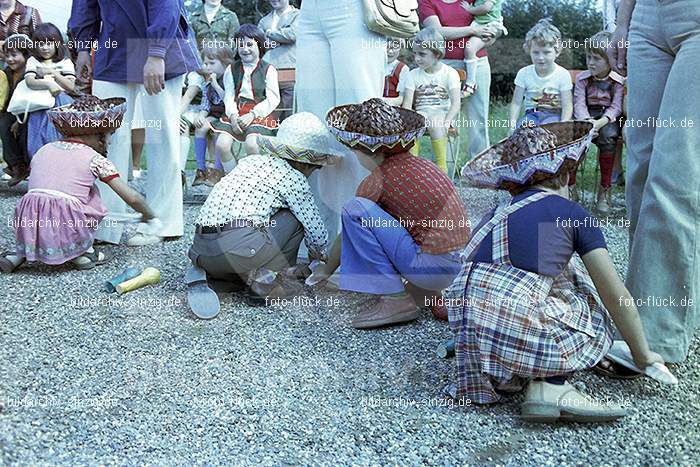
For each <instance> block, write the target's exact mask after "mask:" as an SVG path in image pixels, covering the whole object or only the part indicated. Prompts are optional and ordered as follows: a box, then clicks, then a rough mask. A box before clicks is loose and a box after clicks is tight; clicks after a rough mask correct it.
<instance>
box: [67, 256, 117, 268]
mask: <svg viewBox="0 0 700 467" xmlns="http://www.w3.org/2000/svg"><path fill="white" fill-rule="evenodd" d="M100 256H101V257H102V259H100ZM79 258H86V259H88V260H90V261H88V262H87V263H83V262H81V263H76V262H75V260H77V259H79ZM111 259H112V256H111V255H108V254H107V253H105V252H103V251H93V252H92V253H88V252H87V251H86V252H85V253H83V254H82V255H80V256H78V257H77V258H75V259H74V260H73V265H74V266H75V268H76V269H78V270H80V271H86V270H88V269H92V268H94V267H95V266H101V265H103V264H105V263H106V262H108V261H109V260H111Z"/></svg>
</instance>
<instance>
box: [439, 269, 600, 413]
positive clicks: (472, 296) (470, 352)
mask: <svg viewBox="0 0 700 467" xmlns="http://www.w3.org/2000/svg"><path fill="white" fill-rule="evenodd" d="M445 302H446V305H447V308H448V311H449V321H450V326H451V328H452V330H453V331H454V332H455V353H456V359H457V396H458V397H465V398H468V399H470V400H471V401H472V402H475V403H480V404H485V403H491V402H496V401H498V400H499V399H500V396H499V395H498V393H497V392H496V388H498V386H499V385H501V384H508V385H510V386H512V384H513V383H514V382H521V383H522V384H524V383H526V382H527V381H528V380H529V379H531V378H536V377H546V376H555V375H562V374H566V373H570V372H572V371H576V370H583V369H586V368H591V367H593V366H595V364H596V363H598V362H599V361H600V360H601V359H602V358H603V357H604V356H605V355H606V353H607V352H608V349H609V348H610V346H611V345H612V339H613V328H612V323H611V320H610V316H609V314H608V312H607V310H606V309H605V308H604V307H603V305H602V303H601V301H600V297H599V296H598V293H597V292H596V290H595V287H594V285H593V282H592V280H591V278H590V276H589V275H588V272H587V271H586V270H585V267H584V266H583V263H582V261H581V259H580V258H579V257H578V256H577V255H574V256H573V257H572V259H571V261H570V262H569V264H568V265H567V267H566V268H565V270H564V272H563V273H562V274H561V275H559V276H558V277H556V278H551V277H546V276H542V275H539V274H536V273H533V272H530V271H524V270H522V269H518V268H516V267H514V266H512V265H511V264H509V263H494V264H489V263H476V262H468V263H465V264H464V265H463V267H462V270H461V272H460V274H459V275H458V276H457V278H456V279H455V281H454V282H453V283H452V286H451V287H450V288H449V289H448V290H447V292H446V294H445Z"/></svg>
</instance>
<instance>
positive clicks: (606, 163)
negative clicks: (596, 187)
mask: <svg viewBox="0 0 700 467" xmlns="http://www.w3.org/2000/svg"><path fill="white" fill-rule="evenodd" d="M614 157H615V156H614V154H613V153H612V152H602V151H600V152H599V153H598V165H599V166H600V186H601V187H603V188H604V189H606V190H607V189H608V188H610V186H611V185H612V170H613V162H614Z"/></svg>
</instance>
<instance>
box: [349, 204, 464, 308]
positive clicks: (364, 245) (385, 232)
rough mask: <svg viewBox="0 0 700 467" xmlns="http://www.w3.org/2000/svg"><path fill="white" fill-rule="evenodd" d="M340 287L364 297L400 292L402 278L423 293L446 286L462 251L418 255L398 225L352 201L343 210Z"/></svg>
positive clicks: (368, 206) (458, 265)
mask: <svg viewBox="0 0 700 467" xmlns="http://www.w3.org/2000/svg"><path fill="white" fill-rule="evenodd" d="M342 225H343V237H342V238H343V244H342V254H341V260H340V288H341V289H343V290H352V291H355V292H364V293H369V294H378V295H383V294H394V293H399V292H402V291H403V290H404V286H403V282H402V281H401V278H402V277H403V278H405V279H406V280H407V281H408V282H410V283H412V284H414V285H416V286H418V287H420V288H422V289H427V290H435V291H438V290H442V289H444V288H446V287H448V286H449V285H450V284H451V283H452V281H453V280H454V278H455V277H456V276H457V274H458V273H459V271H460V269H461V266H462V265H461V262H460V258H459V254H460V252H461V250H455V251H452V252H449V253H443V254H439V255H432V254H428V253H424V252H422V251H421V249H420V247H419V246H418V244H416V242H415V240H414V239H413V237H411V234H410V233H408V230H406V229H405V228H404V227H403V226H402V225H401V223H400V222H399V221H398V220H397V219H395V218H394V217H392V216H391V215H390V214H389V213H387V212H386V211H384V210H383V209H382V208H381V207H379V205H377V204H376V203H374V202H372V201H370V200H368V199H366V198H353V199H351V200H350V201H348V202H347V203H345V205H344V206H343V212H342Z"/></svg>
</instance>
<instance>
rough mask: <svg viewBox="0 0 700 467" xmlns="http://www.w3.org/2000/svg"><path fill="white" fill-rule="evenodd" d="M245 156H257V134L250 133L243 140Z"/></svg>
mask: <svg viewBox="0 0 700 467" xmlns="http://www.w3.org/2000/svg"><path fill="white" fill-rule="evenodd" d="M243 147H244V148H245V153H246V155H248V156H250V155H253V154H258V153H259V152H260V151H258V134H257V133H251V134H249V135H248V136H246V138H245V143H244V146H243Z"/></svg>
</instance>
